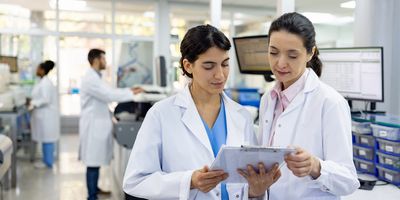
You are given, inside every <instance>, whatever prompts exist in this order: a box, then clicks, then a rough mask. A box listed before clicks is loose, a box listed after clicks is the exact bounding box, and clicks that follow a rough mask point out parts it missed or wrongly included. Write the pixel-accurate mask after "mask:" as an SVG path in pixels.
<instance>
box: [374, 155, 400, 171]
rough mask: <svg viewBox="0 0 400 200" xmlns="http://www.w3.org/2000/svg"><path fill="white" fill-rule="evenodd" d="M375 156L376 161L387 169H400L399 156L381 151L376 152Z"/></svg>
mask: <svg viewBox="0 0 400 200" xmlns="http://www.w3.org/2000/svg"><path fill="white" fill-rule="evenodd" d="M376 156H377V157H378V159H377V162H378V163H379V164H380V165H382V166H384V167H386V168H389V169H394V170H400V157H399V156H393V155H389V154H385V153H382V152H376Z"/></svg>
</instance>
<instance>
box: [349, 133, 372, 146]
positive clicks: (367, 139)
mask: <svg viewBox="0 0 400 200" xmlns="http://www.w3.org/2000/svg"><path fill="white" fill-rule="evenodd" d="M353 135H354V142H355V143H356V144H358V145H361V146H366V147H375V137H374V136H372V135H364V134H359V133H355V132H353Z"/></svg>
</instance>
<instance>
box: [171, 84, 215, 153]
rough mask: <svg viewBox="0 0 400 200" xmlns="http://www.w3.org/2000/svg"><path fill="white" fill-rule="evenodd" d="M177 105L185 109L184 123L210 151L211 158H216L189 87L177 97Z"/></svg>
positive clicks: (183, 114)
mask: <svg viewBox="0 0 400 200" xmlns="http://www.w3.org/2000/svg"><path fill="white" fill-rule="evenodd" d="M175 104H176V105H178V106H180V107H182V108H183V113H182V118H181V120H182V123H183V124H185V126H186V127H187V128H188V129H189V130H190V132H191V133H192V134H193V135H194V136H195V137H196V138H197V139H198V140H199V141H200V143H201V144H202V145H203V146H204V147H205V148H207V149H208V152H209V154H210V156H211V157H212V158H214V153H213V151H212V148H211V144H210V140H209V139H208V136H207V132H206V129H205V127H204V124H203V123H202V121H201V118H200V115H199V113H198V111H197V108H196V106H195V104H194V102H193V99H192V96H191V94H190V91H189V87H187V86H186V87H185V89H184V90H183V91H182V92H180V94H178V95H177V98H176V100H175Z"/></svg>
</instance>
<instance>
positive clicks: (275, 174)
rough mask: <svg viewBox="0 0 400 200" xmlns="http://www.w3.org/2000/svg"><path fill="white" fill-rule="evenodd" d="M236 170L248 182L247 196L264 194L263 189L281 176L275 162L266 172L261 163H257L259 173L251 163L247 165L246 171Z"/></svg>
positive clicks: (265, 189)
mask: <svg viewBox="0 0 400 200" xmlns="http://www.w3.org/2000/svg"><path fill="white" fill-rule="evenodd" d="M237 171H238V173H239V174H240V175H242V176H243V177H244V178H245V179H246V180H247V182H248V184H249V197H260V196H262V195H264V194H265V191H267V189H268V188H269V187H270V186H271V185H272V184H274V183H275V182H276V181H277V180H278V179H279V177H281V171H280V170H279V167H278V164H275V165H274V166H273V167H272V169H271V170H269V171H268V172H266V169H265V166H264V164H263V163H259V164H258V171H259V173H257V172H256V171H255V170H254V168H253V166H252V165H247V171H246V170H243V169H238V170H237Z"/></svg>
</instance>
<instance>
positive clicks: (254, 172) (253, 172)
mask: <svg viewBox="0 0 400 200" xmlns="http://www.w3.org/2000/svg"><path fill="white" fill-rule="evenodd" d="M247 172H248V173H249V175H250V176H256V175H257V172H256V171H255V170H254V168H253V165H247Z"/></svg>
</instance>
